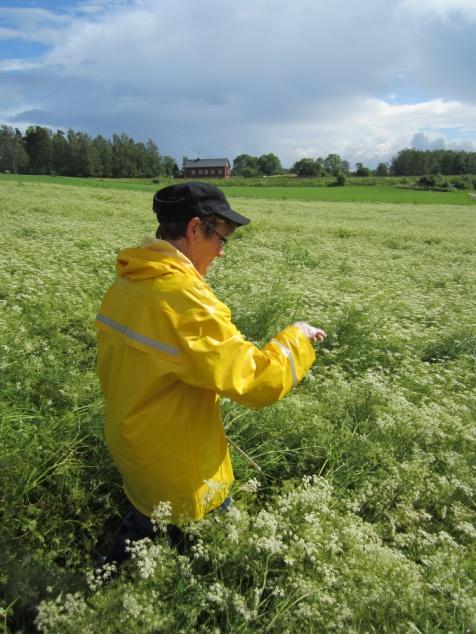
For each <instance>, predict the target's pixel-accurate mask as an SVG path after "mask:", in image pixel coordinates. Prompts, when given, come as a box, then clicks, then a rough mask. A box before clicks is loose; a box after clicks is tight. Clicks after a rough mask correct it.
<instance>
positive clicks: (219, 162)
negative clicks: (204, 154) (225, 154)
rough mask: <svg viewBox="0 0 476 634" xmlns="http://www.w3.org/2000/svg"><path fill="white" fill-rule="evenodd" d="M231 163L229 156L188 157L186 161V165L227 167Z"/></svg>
mask: <svg viewBox="0 0 476 634" xmlns="http://www.w3.org/2000/svg"><path fill="white" fill-rule="evenodd" d="M229 164H230V161H229V160H228V159H227V158H216V159H201V158H196V159H188V160H186V161H185V162H184V165H183V166H184V167H226V166H227V165H229Z"/></svg>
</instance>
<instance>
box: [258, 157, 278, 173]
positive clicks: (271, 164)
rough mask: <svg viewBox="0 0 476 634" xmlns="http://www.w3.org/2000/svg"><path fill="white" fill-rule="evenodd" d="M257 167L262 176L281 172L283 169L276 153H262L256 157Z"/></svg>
mask: <svg viewBox="0 0 476 634" xmlns="http://www.w3.org/2000/svg"><path fill="white" fill-rule="evenodd" d="M258 169H259V171H260V173H261V174H262V175H263V176H273V175H274V174H281V172H282V171H283V168H282V165H281V161H280V160H279V158H278V157H277V156H276V154H273V153H270V154H263V155H262V156H260V157H259V159H258Z"/></svg>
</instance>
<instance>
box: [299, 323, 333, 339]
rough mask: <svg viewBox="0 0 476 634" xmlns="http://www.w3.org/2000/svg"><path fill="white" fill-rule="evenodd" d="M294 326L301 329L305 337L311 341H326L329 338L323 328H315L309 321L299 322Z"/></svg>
mask: <svg viewBox="0 0 476 634" xmlns="http://www.w3.org/2000/svg"><path fill="white" fill-rule="evenodd" d="M293 326H296V328H299V330H300V331H301V332H302V333H303V335H305V336H306V337H307V338H308V339H309V341H319V342H321V341H324V339H325V338H326V337H327V333H326V332H325V331H324V330H322V328H315V327H314V326H311V324H308V323H307V321H297V322H296V323H295V324H293Z"/></svg>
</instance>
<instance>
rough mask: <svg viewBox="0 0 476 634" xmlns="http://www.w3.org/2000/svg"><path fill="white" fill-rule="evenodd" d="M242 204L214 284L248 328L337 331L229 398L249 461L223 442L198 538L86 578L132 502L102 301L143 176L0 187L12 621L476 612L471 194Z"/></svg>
mask: <svg viewBox="0 0 476 634" xmlns="http://www.w3.org/2000/svg"><path fill="white" fill-rule="evenodd" d="M234 202H235V203H236V208H237V209H238V211H242V212H243V213H245V214H246V215H249V216H250V217H251V218H252V219H253V223H252V224H251V225H250V226H249V227H245V228H242V229H240V230H239V231H238V232H237V235H236V238H234V239H233V241H232V242H231V243H230V245H229V247H227V257H226V258H225V259H223V260H221V261H220V262H218V263H217V265H216V266H215V267H214V269H213V270H212V272H211V274H210V276H209V280H210V282H211V284H212V286H213V287H214V289H215V291H216V293H217V295H218V296H219V297H220V298H221V299H222V300H224V301H225V302H226V303H228V304H229V305H230V307H231V308H232V311H233V314H234V319H235V322H236V323H237V325H238V326H239V327H240V328H241V329H242V331H243V332H244V333H245V334H246V335H247V336H248V338H250V339H251V340H253V341H256V342H257V343H258V344H261V343H262V342H264V341H266V340H268V339H269V338H270V337H272V336H273V334H274V333H275V332H276V330H277V329H278V328H280V327H282V326H285V325H287V324H288V323H291V322H293V321H296V320H298V319H299V320H308V321H310V322H311V323H313V324H315V325H317V326H320V327H322V328H324V329H325V330H326V331H327V332H328V338H327V340H326V341H325V343H324V345H321V346H320V349H319V353H318V354H319V357H318V361H317V362H316V364H315V366H314V367H313V368H312V370H311V372H310V374H309V375H308V377H307V378H306V379H305V380H304V381H303V383H302V384H301V385H300V386H299V387H298V388H297V389H296V390H295V391H294V392H292V393H291V394H290V395H289V396H288V397H287V398H286V399H284V400H283V401H282V402H280V403H278V404H276V405H274V406H271V407H268V408H265V409H264V410H262V411H259V412H252V411H248V410H245V409H244V408H241V407H239V406H238V405H236V404H234V403H232V402H230V401H226V400H225V401H224V402H223V415H224V419H225V424H226V428H227V433H228V435H229V437H230V439H231V440H233V441H235V442H236V443H237V444H238V445H239V446H240V447H241V448H242V449H243V450H244V451H246V453H248V454H249V455H250V456H251V457H252V458H253V460H255V461H256V462H257V463H258V464H259V465H260V467H261V469H262V472H261V473H258V472H256V471H254V470H253V467H252V465H251V464H250V463H249V462H247V461H246V460H245V459H244V458H243V457H242V456H241V455H240V454H239V453H236V452H235V450H234V449H232V456H233V461H234V466H235V475H236V478H237V481H236V484H235V486H234V490H233V496H234V499H235V505H234V507H233V508H232V510H231V511H230V512H229V513H214V514H212V515H210V516H208V518H207V519H206V520H205V521H203V522H201V523H199V524H195V525H193V526H190V527H188V529H187V530H188V533H189V535H190V547H189V553H188V555H187V556H180V555H178V554H177V553H176V552H175V551H172V550H170V549H169V548H168V546H167V545H166V541H165V538H163V537H161V536H159V537H158V539H157V540H156V541H155V542H154V543H147V542H141V543H140V544H139V545H138V546H137V547H136V548H135V549H134V552H133V553H132V561H131V562H130V563H129V564H127V565H126V566H125V567H124V569H123V570H122V571H121V574H120V575H119V576H118V577H115V576H114V575H113V574H112V575H111V574H110V571H108V570H104V571H103V572H102V574H100V575H96V576H94V575H93V574H92V562H93V561H95V560H96V559H97V557H98V556H99V555H100V554H102V553H104V552H105V550H106V549H107V546H108V544H109V542H110V540H111V537H112V535H113V533H114V531H115V529H116V528H117V525H118V522H119V518H120V517H121V515H122V513H123V511H124V509H125V505H126V502H125V499H124V496H123V493H122V491H121V483H120V481H119V478H118V475H117V473H116V472H115V469H114V467H113V466H112V464H111V461H110V459H109V457H108V454H107V451H106V449H105V446H104V443H103V440H102V399H101V394H100V391H99V387H98V383H97V380H96V376H95V368H94V363H95V332H94V326H93V319H94V316H95V314H96V310H97V307H98V305H99V302H100V299H101V296H102V294H103V292H104V290H105V288H106V287H107V286H108V284H109V283H110V282H111V280H112V279H113V275H114V257H115V254H116V252H117V251H118V250H119V249H120V248H122V247H124V246H132V245H134V244H137V243H138V242H140V240H141V239H142V236H143V235H144V234H145V233H152V232H153V230H154V229H155V226H154V217H153V214H152V211H151V196H150V194H148V193H143V192H126V191H115V190H111V189H108V190H99V189H89V188H87V187H81V188H79V187H66V186H55V185H43V184H35V183H20V184H17V183H13V182H12V183H3V184H2V185H1V188H0V210H1V217H2V231H1V234H0V242H1V245H2V254H3V256H2V263H1V265H0V326H1V328H0V351H1V354H0V370H1V373H0V377H1V397H0V398H1V400H0V460H1V470H2V476H3V477H2V480H1V484H0V487H1V489H0V492H1V493H0V494H1V503H2V504H1V509H2V511H1V512H2V521H1V523H0V539H1V545H2V547H1V549H0V568H1V572H0V584H1V592H0V601H1V603H0V606H1V607H0V619H1V620H2V621H3V628H4V631H6V632H7V631H12V632H13V631H14V632H18V631H20V632H21V631H23V632H31V631H36V630H39V631H41V632H45V633H46V632H51V633H54V634H56V633H61V632H69V633H76V632H94V633H96V632H99V633H102V632H108V633H110V632H117V633H120V632H125V631H130V632H139V631H140V632H217V633H218V632H251V631H260V632H290V633H293V632H297V631H302V632H339V631H340V632H346V633H352V632H354V633H357V632H375V633H380V632H389V633H392V634H393V633H398V632H402V633H407V632H445V633H449V632H454V633H461V634H463V633H467V632H472V631H473V628H474V627H475V625H476V619H475V608H476V606H475V570H476V558H475V547H474V546H475V543H476V541H475V535H476V530H475V507H474V492H475V475H474V457H475V446H474V440H475V428H474V418H475V417H474V413H475V409H476V408H475V398H474V396H475V350H476V328H475V325H474V316H475V313H476V310H475V309H476V294H475V289H474V272H475V270H476V266H475V264H476V262H475V250H474V235H475V224H476V223H475V212H476V205H473V206H445V205H437V206H436V205H435V206H426V205H402V204H400V205H391V204H388V203H385V204H384V203H381V204H377V203H374V204H367V203H319V202H314V203H311V202H307V203H306V202H296V201H287V202H285V201H282V202H280V201H266V200H259V201H258V200H251V199H249V200H246V201H244V200H241V201H240V200H236V201H234ZM165 520H166V509H164V510H163V511H162V517H161V518H158V523H159V524H160V523H161V521H165ZM159 533H160V531H159Z"/></svg>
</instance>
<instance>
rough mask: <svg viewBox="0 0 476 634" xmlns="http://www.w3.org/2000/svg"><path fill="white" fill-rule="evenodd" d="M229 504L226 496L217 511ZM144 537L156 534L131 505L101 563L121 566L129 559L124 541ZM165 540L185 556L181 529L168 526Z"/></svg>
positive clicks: (184, 541)
mask: <svg viewBox="0 0 476 634" xmlns="http://www.w3.org/2000/svg"><path fill="white" fill-rule="evenodd" d="M231 503H232V498H231V497H230V496H228V497H227V498H226V499H225V500H224V501H223V503H222V504H221V506H219V507H218V510H220V511H226V510H227V509H228V507H229V506H230V505H231ZM145 537H148V538H149V539H155V537H157V533H156V532H155V531H154V527H153V524H152V522H151V520H150V517H147V516H146V515H143V514H142V513H140V512H139V511H138V510H137V509H136V508H134V507H133V506H132V505H131V507H130V509H129V511H128V512H127V513H126V515H125V516H124V517H123V519H122V522H121V525H120V526H119V530H118V531H117V533H116V537H115V538H114V543H113V545H112V547H111V550H110V551H109V553H108V554H107V555H106V557H105V560H104V561H103V562H102V563H109V564H110V563H115V564H116V565H117V566H118V565H120V564H122V562H123V561H125V560H126V559H129V557H130V554H129V553H128V552H127V551H126V545H127V544H126V540H128V541H129V542H136V541H138V540H140V539H144V538H145ZM167 538H168V542H169V546H170V547H171V548H176V549H177V551H178V552H179V554H180V555H184V554H185V552H186V546H187V536H186V535H185V533H184V532H183V531H182V529H180V528H179V527H178V526H176V525H175V524H168V525H167Z"/></svg>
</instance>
